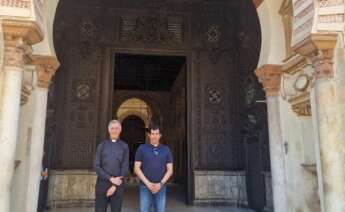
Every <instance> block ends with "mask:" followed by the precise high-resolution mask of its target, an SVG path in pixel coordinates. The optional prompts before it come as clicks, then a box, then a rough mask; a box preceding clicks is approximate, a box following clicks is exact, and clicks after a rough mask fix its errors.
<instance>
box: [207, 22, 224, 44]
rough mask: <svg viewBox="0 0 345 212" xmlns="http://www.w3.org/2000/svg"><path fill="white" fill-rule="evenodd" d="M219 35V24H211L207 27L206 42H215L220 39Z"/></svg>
mask: <svg viewBox="0 0 345 212" xmlns="http://www.w3.org/2000/svg"><path fill="white" fill-rule="evenodd" d="M221 35H222V33H221V31H220V28H219V26H216V25H211V26H209V27H208V28H207V31H206V36H207V41H208V42H210V43H212V44H217V43H218V42H219V40H220V37H221Z"/></svg>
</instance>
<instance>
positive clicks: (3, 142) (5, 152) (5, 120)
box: [0, 36, 28, 211]
mask: <svg viewBox="0 0 345 212" xmlns="http://www.w3.org/2000/svg"><path fill="white" fill-rule="evenodd" d="M27 48H28V46H27V45H25V41H24V40H23V38H21V37H11V36H7V37H6V39H5V58H4V60H5V61H4V67H3V70H1V71H3V72H4V73H3V74H4V75H3V77H4V78H3V87H2V100H1V105H0V108H1V110H0V179H1V180H0V211H10V187H11V182H12V177H13V173H14V166H15V150H16V144H17V135H18V120H19V110H20V97H21V87H22V79H23V64H24V60H25V54H26V50H27Z"/></svg>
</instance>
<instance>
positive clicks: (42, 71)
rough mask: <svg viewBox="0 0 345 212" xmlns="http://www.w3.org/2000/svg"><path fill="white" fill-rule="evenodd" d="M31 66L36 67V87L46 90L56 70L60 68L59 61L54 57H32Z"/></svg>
mask: <svg viewBox="0 0 345 212" xmlns="http://www.w3.org/2000/svg"><path fill="white" fill-rule="evenodd" d="M32 64H33V65H35V66H36V70H37V78H38V81H37V85H38V87H41V88H48V87H49V84H50V82H51V80H52V78H53V76H54V74H55V72H56V70H57V69H58V68H59V66H60V63H59V61H58V60H57V58H56V57H54V56H42V55H33V56H32Z"/></svg>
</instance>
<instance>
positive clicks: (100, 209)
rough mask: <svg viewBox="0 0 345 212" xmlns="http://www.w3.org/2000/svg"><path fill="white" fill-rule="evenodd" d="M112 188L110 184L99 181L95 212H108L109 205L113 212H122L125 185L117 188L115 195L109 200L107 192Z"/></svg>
mask: <svg viewBox="0 0 345 212" xmlns="http://www.w3.org/2000/svg"><path fill="white" fill-rule="evenodd" d="M110 187H111V183H110V182H108V181H104V180H101V179H97V183H96V204H95V212H106V211H107V207H108V204H109V203H110V208H111V212H121V207H122V201H123V192H124V190H125V185H124V184H122V185H121V186H117V188H116V191H115V193H114V194H113V195H112V196H111V197H109V198H108V197H107V191H108V189H109V188H110Z"/></svg>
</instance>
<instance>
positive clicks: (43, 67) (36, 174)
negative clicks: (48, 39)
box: [26, 56, 59, 212]
mask: <svg viewBox="0 0 345 212" xmlns="http://www.w3.org/2000/svg"><path fill="white" fill-rule="evenodd" d="M32 59H33V64H34V65H36V73H37V86H36V87H35V88H34V90H33V94H32V95H33V98H34V99H35V100H34V108H33V114H34V115H33V125H32V136H31V146H30V148H29V149H30V152H29V154H28V156H27V161H28V166H29V167H28V170H29V172H28V185H27V186H28V189H27V194H26V211H27V212H36V211H37V204H38V195H39V187H40V179H41V171H42V158H43V151H44V135H45V124H46V112H47V100H48V87H49V84H50V80H51V79H52V77H53V75H54V74H55V71H56V70H57V68H58V67H59V62H58V61H57V59H56V58H55V57H52V56H33V57H32Z"/></svg>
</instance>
